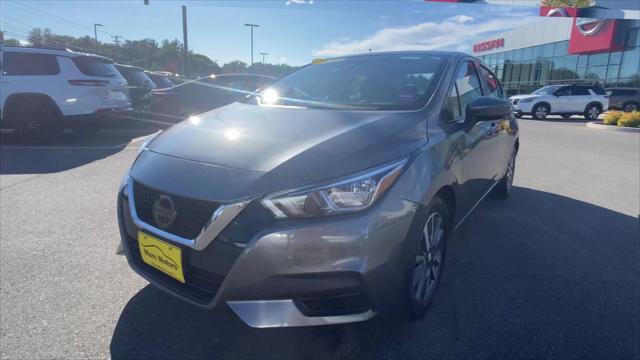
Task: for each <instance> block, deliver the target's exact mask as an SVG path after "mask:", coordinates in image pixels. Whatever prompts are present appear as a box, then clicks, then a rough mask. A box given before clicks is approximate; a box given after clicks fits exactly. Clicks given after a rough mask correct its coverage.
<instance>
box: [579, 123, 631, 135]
mask: <svg viewBox="0 0 640 360" xmlns="http://www.w3.org/2000/svg"><path fill="white" fill-rule="evenodd" d="M587 127H588V128H592V129H599V130H610V131H621V132H631V133H640V128H632V127H623V126H613V125H605V124H603V123H602V122H600V121H598V122H595V121H591V122H588V123H587Z"/></svg>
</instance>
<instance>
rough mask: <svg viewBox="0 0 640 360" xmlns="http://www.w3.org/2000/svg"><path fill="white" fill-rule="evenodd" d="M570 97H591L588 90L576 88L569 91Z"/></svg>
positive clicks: (580, 87)
mask: <svg viewBox="0 0 640 360" xmlns="http://www.w3.org/2000/svg"><path fill="white" fill-rule="evenodd" d="M571 95H575V96H581V95H591V93H590V92H589V89H587V88H586V87H582V86H576V87H574V88H573V89H571Z"/></svg>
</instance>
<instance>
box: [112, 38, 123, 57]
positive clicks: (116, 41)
mask: <svg viewBox="0 0 640 360" xmlns="http://www.w3.org/2000/svg"><path fill="white" fill-rule="evenodd" d="M121 37H122V36H120V35H111V38H113V41H114V42H115V43H116V61H118V53H119V51H118V45H120V38H121Z"/></svg>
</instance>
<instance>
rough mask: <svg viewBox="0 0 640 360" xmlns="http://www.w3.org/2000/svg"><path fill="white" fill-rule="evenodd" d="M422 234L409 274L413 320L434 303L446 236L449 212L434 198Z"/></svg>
mask: <svg viewBox="0 0 640 360" xmlns="http://www.w3.org/2000/svg"><path fill="white" fill-rule="evenodd" d="M426 218H427V219H426V221H425V224H424V228H423V230H422V233H420V236H419V237H418V239H416V241H418V244H417V246H416V253H415V257H414V263H413V267H412V269H411V270H412V271H410V272H409V275H410V276H409V279H408V280H409V281H408V283H409V284H408V285H409V286H408V288H409V293H408V294H407V295H408V301H407V303H408V308H409V309H408V310H409V314H410V316H411V318H412V319H417V318H420V317H422V316H423V315H424V313H425V312H426V310H427V308H428V307H429V305H430V304H431V302H432V301H433V298H434V297H435V294H436V288H437V287H438V283H439V282H440V278H441V276H442V266H443V264H444V259H445V251H446V248H447V236H448V233H449V212H448V208H447V205H446V204H445V202H444V201H443V200H442V199H441V198H439V197H436V198H434V199H433V201H432V203H431V205H430V207H429V210H428V211H427V216H426Z"/></svg>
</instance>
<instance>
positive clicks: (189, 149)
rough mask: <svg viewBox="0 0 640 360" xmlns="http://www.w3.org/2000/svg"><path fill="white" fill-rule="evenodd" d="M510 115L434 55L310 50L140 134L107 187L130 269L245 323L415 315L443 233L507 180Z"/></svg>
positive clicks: (480, 71)
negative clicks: (261, 85) (165, 126)
mask: <svg viewBox="0 0 640 360" xmlns="http://www.w3.org/2000/svg"><path fill="white" fill-rule="evenodd" d="M518 145H519V141H518V124H517V122H516V120H515V117H514V115H513V111H512V107H511V104H510V103H509V102H508V101H507V100H506V99H505V96H504V94H503V91H502V89H501V87H500V84H499V82H498V81H497V79H496V77H495V76H494V74H493V73H492V72H491V71H490V70H489V69H488V68H487V67H485V66H484V65H483V64H482V63H481V62H480V61H479V60H478V59H476V58H473V57H469V56H467V55H464V54H460V53H451V52H401V53H380V54H368V55H359V56H349V57H343V58H336V59H330V60H324V61H315V62H314V63H313V64H310V65H308V66H306V67H304V68H302V69H300V70H299V71H297V72H295V73H293V74H291V75H289V76H287V77H285V78H283V79H281V80H279V81H277V82H275V83H274V84H273V85H271V86H270V87H269V88H267V89H264V90H263V91H261V92H260V93H258V94H254V95H250V96H248V97H247V99H245V100H244V101H242V102H236V103H233V104H230V105H227V106H224V107H222V108H219V109H216V110H212V111H209V112H207V113H204V114H201V115H199V116H197V117H191V118H189V119H188V120H186V121H184V122H182V123H179V124H177V125H176V126H174V127H172V128H170V129H169V130H167V131H165V132H164V133H162V134H160V135H159V136H157V137H155V138H154V139H152V140H151V141H149V142H148V143H146V144H145V145H144V146H143V147H142V149H141V151H140V153H139V155H138V157H137V159H136V160H135V162H134V164H133V165H132V167H131V169H130V171H129V172H128V173H127V175H126V176H125V177H124V180H123V182H122V185H121V188H120V191H119V195H118V218H119V224H120V231H121V235H122V243H123V245H124V249H125V253H126V256H127V259H128V261H129V264H130V265H131V267H132V268H133V269H134V270H135V271H136V272H137V273H139V274H140V275H142V276H143V277H144V278H146V279H147V280H149V281H150V282H151V283H153V284H154V285H156V286H158V287H160V288H161V289H164V290H166V291H167V292H169V293H171V294H174V295H176V296H178V297H180V298H182V299H184V300H186V301H189V302H191V303H193V304H196V305H199V306H202V307H205V308H213V307H214V306H216V305H220V304H226V305H228V306H229V307H230V308H231V309H232V310H233V312H235V314H237V315H238V316H239V317H240V318H241V319H242V320H243V321H244V322H245V323H246V324H248V325H249V326H252V327H278V326H305V325H326V324H337V323H346V322H356V321H363V320H366V319H369V318H371V317H372V316H375V315H376V314H378V313H380V312H381V311H385V310H388V309H398V308H402V309H405V310H406V312H407V313H408V314H410V315H412V316H413V317H419V316H420V315H422V314H423V313H424V312H425V310H426V308H427V307H428V305H429V304H430V302H431V301H432V299H433V298H434V294H435V291H436V288H437V286H438V282H439V280H440V277H441V274H442V269H443V265H444V260H445V251H446V246H447V238H448V237H449V236H450V235H451V233H452V232H453V231H455V229H456V228H457V227H458V226H459V225H460V223H461V222H462V221H463V220H464V219H465V218H466V217H467V215H468V214H469V213H470V212H471V211H472V210H473V209H474V208H475V206H476V205H478V203H479V202H480V201H481V200H482V199H483V198H484V197H485V195H487V194H488V193H490V192H492V193H493V194H495V195H496V196H500V197H506V196H508V195H509V193H510V191H511V186H512V181H513V176H514V171H515V163H516V154H517V152H518Z"/></svg>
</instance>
